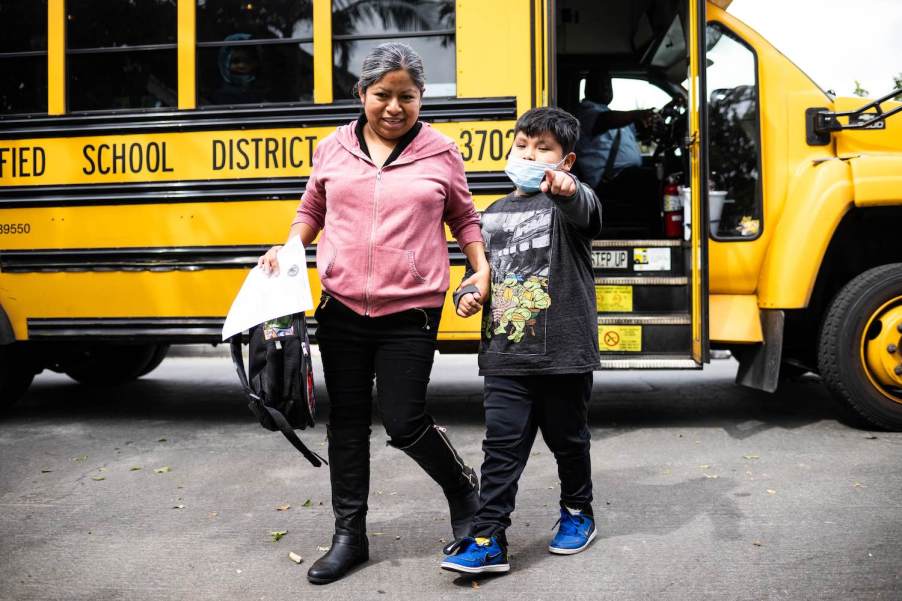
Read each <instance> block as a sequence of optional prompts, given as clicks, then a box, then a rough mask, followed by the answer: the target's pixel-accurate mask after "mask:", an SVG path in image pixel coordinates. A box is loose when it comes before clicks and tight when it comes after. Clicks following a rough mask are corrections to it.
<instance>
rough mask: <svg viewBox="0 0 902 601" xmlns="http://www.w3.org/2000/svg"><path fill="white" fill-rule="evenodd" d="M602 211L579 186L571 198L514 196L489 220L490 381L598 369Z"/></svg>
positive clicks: (485, 335)
mask: <svg viewBox="0 0 902 601" xmlns="http://www.w3.org/2000/svg"><path fill="white" fill-rule="evenodd" d="M600 230H601V205H600V203H599V201H598V199H597V198H596V196H595V194H594V192H592V190H591V189H590V188H589V187H588V186H585V185H579V186H578V189H577V193H576V194H575V195H574V196H573V197H571V198H561V197H556V196H549V195H547V194H544V193H541V192H539V193H536V194H533V195H530V196H516V194H509V195H508V196H505V197H504V198H501V199H499V200H497V201H496V202H494V203H493V204H492V205H491V206H490V207H489V208H488V209H487V210H486V211H485V212H484V213H483V215H482V236H483V239H484V240H485V246H486V254H487V256H488V259H489V264H490V265H491V268H492V284H491V295H490V299H489V301H488V302H487V303H486V304H485V306H484V307H483V321H482V342H481V345H480V350H479V368H480V370H479V372H480V374H482V375H528V374H563V373H581V372H586V371H591V370H593V369H595V368H596V367H597V366H598V325H597V317H596V307H595V288H594V278H593V275H592V238H593V237H595V236H597V235H598V233H599V232H600Z"/></svg>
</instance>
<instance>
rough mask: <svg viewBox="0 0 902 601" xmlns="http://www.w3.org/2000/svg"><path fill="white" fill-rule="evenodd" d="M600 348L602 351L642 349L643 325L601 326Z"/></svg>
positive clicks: (599, 329) (637, 350) (599, 333)
mask: <svg viewBox="0 0 902 601" xmlns="http://www.w3.org/2000/svg"><path fill="white" fill-rule="evenodd" d="M598 348H599V349H600V350H601V351H627V352H639V351H641V350H642V326H600V327H599V328H598Z"/></svg>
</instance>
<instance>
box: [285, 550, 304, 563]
mask: <svg viewBox="0 0 902 601" xmlns="http://www.w3.org/2000/svg"><path fill="white" fill-rule="evenodd" d="M288 559H290V560H291V561H293V562H294V563H301V562H302V561H304V558H303V557H301V556H300V555H298V554H297V553H295V552H294V551H291V552H290V553H288Z"/></svg>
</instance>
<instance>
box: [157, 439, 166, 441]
mask: <svg viewBox="0 0 902 601" xmlns="http://www.w3.org/2000/svg"><path fill="white" fill-rule="evenodd" d="M157 442H166V439H165V438H161V439H159V440H158V441H157Z"/></svg>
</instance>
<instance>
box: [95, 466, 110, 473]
mask: <svg viewBox="0 0 902 601" xmlns="http://www.w3.org/2000/svg"><path fill="white" fill-rule="evenodd" d="M97 471H98V472H108V471H110V468H108V467H98V468H97Z"/></svg>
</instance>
